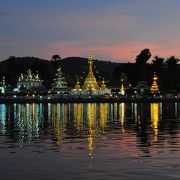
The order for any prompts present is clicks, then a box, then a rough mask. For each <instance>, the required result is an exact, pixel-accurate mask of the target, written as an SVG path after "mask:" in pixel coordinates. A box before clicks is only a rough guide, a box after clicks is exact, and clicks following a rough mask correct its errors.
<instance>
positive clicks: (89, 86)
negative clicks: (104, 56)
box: [82, 54, 99, 92]
mask: <svg viewBox="0 0 180 180" xmlns="http://www.w3.org/2000/svg"><path fill="white" fill-rule="evenodd" d="M88 64H89V72H88V75H87V77H86V79H85V81H84V85H83V87H82V89H83V90H89V91H93V92H95V91H97V90H99V86H98V84H97V81H96V78H95V76H94V73H93V59H92V55H91V54H90V55H89V58H88Z"/></svg>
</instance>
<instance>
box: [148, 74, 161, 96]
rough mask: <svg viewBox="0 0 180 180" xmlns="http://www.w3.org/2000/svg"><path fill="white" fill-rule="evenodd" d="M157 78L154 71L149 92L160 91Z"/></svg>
mask: <svg viewBox="0 0 180 180" xmlns="http://www.w3.org/2000/svg"><path fill="white" fill-rule="evenodd" d="M157 80H158V77H157V76H156V74H155V73H154V76H153V83H152V85H151V89H150V92H151V93H152V94H156V93H160V91H159V86H158V84H157Z"/></svg>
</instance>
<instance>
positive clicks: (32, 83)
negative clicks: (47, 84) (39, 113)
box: [17, 69, 43, 90]
mask: <svg viewBox="0 0 180 180" xmlns="http://www.w3.org/2000/svg"><path fill="white" fill-rule="evenodd" d="M42 82H43V80H41V79H40V77H39V74H38V72H37V73H36V74H33V73H32V71H31V70H30V69H29V70H28V71H27V73H26V74H21V75H20V77H19V78H18V81H17V88H19V89H21V88H24V89H26V90H38V89H42V88H43V85H42Z"/></svg>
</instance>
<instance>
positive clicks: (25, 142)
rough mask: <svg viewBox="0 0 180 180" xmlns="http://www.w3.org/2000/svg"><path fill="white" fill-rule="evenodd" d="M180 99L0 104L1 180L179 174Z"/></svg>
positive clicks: (126, 177) (146, 176) (136, 176)
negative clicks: (173, 100) (137, 101)
mask: <svg viewBox="0 0 180 180" xmlns="http://www.w3.org/2000/svg"><path fill="white" fill-rule="evenodd" d="M179 122H180V104H178V103H163V104H162V103H151V104H149V103H144V104H141V103H140V104H136V103H129V104H125V103H120V104H118V103H114V104H106V103H102V104H101V103H100V104H11V105H5V104H1V105H0V179H3V180H4V179H31V180H33V179H48V180H49V179H52V180H54V179H153V178H154V179H180V123H179Z"/></svg>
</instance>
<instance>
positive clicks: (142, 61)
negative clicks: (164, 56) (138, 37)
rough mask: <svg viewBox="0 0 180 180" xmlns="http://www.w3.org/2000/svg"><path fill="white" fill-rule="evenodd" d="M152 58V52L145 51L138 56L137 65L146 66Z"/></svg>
mask: <svg viewBox="0 0 180 180" xmlns="http://www.w3.org/2000/svg"><path fill="white" fill-rule="evenodd" d="M150 57H151V52H150V50H149V49H144V50H142V51H141V52H140V54H139V55H137V56H136V64H139V65H145V64H146V63H147V61H148V60H149V59H150Z"/></svg>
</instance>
